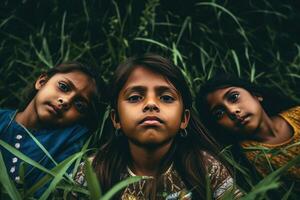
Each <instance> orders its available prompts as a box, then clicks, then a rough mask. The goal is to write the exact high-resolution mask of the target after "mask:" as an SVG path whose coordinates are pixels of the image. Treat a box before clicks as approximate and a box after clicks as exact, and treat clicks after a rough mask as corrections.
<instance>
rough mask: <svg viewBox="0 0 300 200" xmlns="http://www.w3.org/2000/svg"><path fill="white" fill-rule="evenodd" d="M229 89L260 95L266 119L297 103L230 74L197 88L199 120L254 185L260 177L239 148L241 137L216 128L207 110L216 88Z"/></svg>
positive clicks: (244, 187)
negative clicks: (242, 168) (244, 170)
mask: <svg viewBox="0 0 300 200" xmlns="http://www.w3.org/2000/svg"><path fill="white" fill-rule="evenodd" d="M232 86H234V87H240V88H243V89H246V90H247V91H248V92H250V93H251V94H252V95H256V96H262V97H263V101H262V102H261V105H262V107H263V109H264V110H265V112H266V113H267V114H268V115H269V116H273V115H276V114H278V113H279V112H281V111H283V110H286V109H288V108H290V107H292V106H294V105H296V103H295V102H294V101H293V100H292V99H290V98H288V97H287V96H284V95H283V94H279V93H278V92H277V91H275V90H274V89H271V88H266V87H262V86H260V87H259V86H258V85H256V84H254V83H251V82H249V81H247V80H245V79H242V78H238V77H236V76H234V75H232V74H226V73H225V74H219V75H216V76H214V77H212V78H211V79H209V80H208V81H207V82H205V83H204V84H203V85H202V86H201V87H200V91H199V92H198V94H197V97H196V107H197V109H198V111H199V113H200V119H201V120H202V121H203V123H204V124H205V126H206V127H207V128H208V130H209V132H210V133H211V134H212V136H213V137H214V139H215V140H216V141H217V142H218V143H219V144H220V145H221V146H223V147H227V148H228V150H229V151H230V153H231V156H232V157H233V158H234V160H235V161H236V162H238V163H239V164H241V165H242V166H244V167H246V169H247V171H248V175H250V176H251V178H252V180H253V181H254V182H257V181H258V180H259V179H260V178H261V176H260V175H259V173H258V172H257V171H256V169H255V168H254V166H253V165H252V164H251V163H250V162H249V161H248V160H247V158H246V156H245V154H244V153H243V149H242V147H241V146H240V145H239V142H240V139H241V137H242V136H239V135H238V134H232V133H231V132H230V131H228V130H225V129H224V128H222V127H221V126H219V125H218V124H217V122H216V121H215V120H214V117H212V115H211V114H210V111H209V106H208V102H207V96H208V94H209V93H211V92H214V91H216V90H218V89H223V88H227V87H232ZM233 167H236V166H233ZM236 173H237V182H238V184H239V185H240V186H241V187H243V189H245V190H247V189H250V188H249V185H245V182H246V181H245V180H243V178H244V174H243V175H241V174H240V172H239V171H237V172H236ZM247 187H248V188H247Z"/></svg>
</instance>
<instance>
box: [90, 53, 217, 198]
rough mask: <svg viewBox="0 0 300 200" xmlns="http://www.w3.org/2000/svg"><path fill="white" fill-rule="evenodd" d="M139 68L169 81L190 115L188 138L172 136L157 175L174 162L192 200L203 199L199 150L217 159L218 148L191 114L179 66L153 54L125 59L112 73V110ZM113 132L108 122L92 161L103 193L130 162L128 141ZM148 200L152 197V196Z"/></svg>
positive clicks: (203, 170) (117, 178)
mask: <svg viewBox="0 0 300 200" xmlns="http://www.w3.org/2000/svg"><path fill="white" fill-rule="evenodd" d="M141 66H142V67H145V68H147V69H149V70H151V71H153V72H155V73H158V74H160V75H162V76H164V77H165V78H166V79H167V80H168V81H170V83H171V84H173V85H174V87H175V88H176V89H177V90H178V91H179V93H180V94H181V97H182V99H183V104H184V108H185V109H189V110H190V112H191V118H190V122H189V125H188V127H187V132H188V135H187V137H185V138H182V137H179V136H176V137H175V139H174V143H173V145H172V147H171V149H170V151H169V153H168V154H167V155H166V156H165V158H164V159H163V160H162V162H161V165H160V172H161V174H162V172H163V170H165V169H166V167H167V166H169V165H170V163H171V162H172V161H173V163H174V167H175V169H176V171H177V172H178V173H179V175H180V177H181V178H182V180H183V182H184V183H185V185H186V187H187V189H189V190H191V189H192V188H193V199H205V198H206V185H205V183H206V179H205V177H206V176H205V174H206V173H205V172H206V170H205V166H204V164H203V158H202V151H207V152H209V153H210V154H212V155H214V156H216V154H217V146H216V145H215V143H214V141H213V140H212V139H211V138H210V136H209V135H208V134H207V133H206V130H205V128H204V126H203V125H202V123H201V122H200V121H199V119H198V118H197V117H196V115H195V114H194V111H193V109H192V97H191V93H190V90H189V88H188V86H187V83H186V81H185V79H184V77H183V75H182V73H181V72H180V70H179V68H178V67H176V66H174V65H173V64H172V63H171V62H170V61H169V60H168V59H165V58H163V57H161V56H159V55H155V54H145V55H141V56H137V57H131V58H129V59H127V60H126V61H125V62H124V63H122V64H120V65H119V66H118V68H117V69H116V71H115V74H114V75H115V76H114V79H113V81H112V87H113V88H112V96H111V106H112V108H113V109H116V108H117V106H116V105H117V99H118V95H119V92H120V90H121V89H122V88H123V86H124V84H125V83H126V81H127V79H128V78H129V76H130V74H131V73H132V71H133V70H134V69H136V68H137V67H141ZM113 132H114V131H113V127H112V125H111V122H110V131H109V132H106V134H107V141H106V143H105V144H103V145H102V146H101V147H100V150H99V152H98V153H97V155H96V157H95V159H94V161H93V166H94V168H95V171H96V174H97V176H98V179H99V180H100V182H101V186H102V187H103V189H104V190H105V191H107V190H108V189H110V188H111V187H112V186H113V185H114V184H116V183H117V182H119V181H120V174H121V173H124V172H125V171H126V166H127V165H128V164H129V162H130V153H129V147H128V142H127V139H126V138H125V137H116V136H115V134H114V133H113ZM175 155H176V156H175ZM158 178H159V177H158ZM157 185H158V184H156V185H155V186H153V187H152V188H151V189H152V192H151V193H152V195H153V194H155V192H153V191H155V189H154V188H156V186H157ZM149 198H150V197H149ZM151 198H155V196H154V197H153V196H152V197H151Z"/></svg>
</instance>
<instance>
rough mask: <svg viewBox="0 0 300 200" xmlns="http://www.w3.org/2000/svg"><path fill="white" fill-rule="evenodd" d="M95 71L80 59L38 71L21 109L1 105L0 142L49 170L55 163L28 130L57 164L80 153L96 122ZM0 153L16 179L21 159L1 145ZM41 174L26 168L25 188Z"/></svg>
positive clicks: (12, 177)
mask: <svg viewBox="0 0 300 200" xmlns="http://www.w3.org/2000/svg"><path fill="white" fill-rule="evenodd" d="M95 74H96V73H95V72H93V71H92V69H91V68H89V67H87V66H85V65H83V64H81V63H78V62H69V63H64V64H60V65H58V66H56V67H53V68H51V69H50V70H49V71H48V72H46V73H43V74H42V75H40V77H39V78H38V79H37V80H36V82H35V84H34V90H33V92H32V93H31V97H30V100H29V101H28V102H29V103H28V104H27V105H26V107H25V108H24V109H22V110H20V111H18V110H17V111H16V110H4V109H0V140H2V141H4V142H5V143H8V144H9V145H11V146H13V147H15V148H16V149H17V150H19V151H20V152H22V153H23V154H25V155H26V156H28V157H30V158H31V159H33V160H35V161H37V162H39V163H40V164H41V165H43V166H44V167H46V168H48V169H51V168H53V167H54V166H55V163H54V162H53V161H52V160H51V158H49V157H48V156H47V155H46V154H45V153H44V151H43V150H42V149H41V148H40V147H39V146H38V145H37V143H36V142H35V141H34V139H33V138H32V136H30V133H31V135H33V136H34V137H35V138H36V139H37V140H38V141H39V143H40V144H42V145H43V146H44V147H45V149H46V150H47V151H48V152H49V154H50V155H51V157H52V158H53V159H54V160H55V162H57V163H59V162H61V161H63V160H64V159H66V158H67V157H69V156H70V155H72V154H74V153H76V152H78V151H80V149H81V147H82V146H83V144H84V142H85V140H86V139H87V138H88V136H89V133H90V131H91V130H92V129H94V128H95V127H96V123H97V116H98V114H97V111H96V108H97V104H98V102H99V101H98V99H99V87H98V81H99V79H98V78H97V77H96V75H95ZM0 152H1V154H2V156H3V159H4V162H5V165H6V168H7V171H8V173H9V175H10V177H11V179H13V180H14V181H15V182H16V183H18V182H19V180H20V176H19V174H18V172H19V167H20V163H21V161H22V160H20V158H18V157H16V156H15V155H14V154H12V153H10V152H9V151H7V150H6V149H5V148H4V147H3V146H2V145H0ZM44 175H45V173H43V172H42V171H40V170H38V169H36V168H34V167H32V166H27V167H26V171H25V176H24V186H25V188H30V187H31V186H32V185H34V184H35V183H36V182H37V181H38V180H39V179H41V178H42V177H43V176H44ZM45 189H46V188H45V186H44V187H43V188H42V189H40V190H39V191H38V194H37V196H39V195H41V194H42V192H43V191H44V190H45Z"/></svg>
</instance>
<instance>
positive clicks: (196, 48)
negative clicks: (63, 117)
mask: <svg viewBox="0 0 300 200" xmlns="http://www.w3.org/2000/svg"><path fill="white" fill-rule="evenodd" d="M297 5H298V3H297V2H296V1H292V0H287V1H271V0H261V1H250V0H249V1H220V0H212V1H200V0H198V1H197V0H186V1H180V0H175V1H172V3H170V1H167V0H161V1H159V0H147V1H139V0H125V1H117V0H113V1H111V0H101V1H96V0H74V1H70V0H66V1H57V0H56V1H52V0H51V1H50V0H45V1H28V0H23V1H19V2H17V1H8V0H3V1H1V3H0V9H1V12H0V13H1V14H0V55H1V59H0V66H1V67H0V106H1V108H4V107H8V108H17V107H18V106H19V105H20V104H22V102H23V96H22V95H20V94H22V93H23V90H24V87H26V86H27V85H30V84H31V83H32V81H34V80H35V78H36V77H37V76H38V75H39V74H40V73H41V72H42V71H43V70H46V69H47V68H51V67H52V66H53V65H56V64H58V63H61V62H64V61H67V60H78V61H81V62H85V63H88V64H90V65H92V66H94V67H95V68H97V69H98V71H99V73H100V75H101V77H102V78H103V80H105V82H106V83H108V82H109V80H110V79H111V76H112V74H113V70H114V69H115V68H116V66H117V65H118V64H119V63H120V62H121V61H122V60H124V59H125V58H126V57H128V56H131V55H135V54H138V53H143V52H149V51H150V52H156V53H159V54H161V55H164V56H166V57H168V58H170V59H171V60H173V62H174V63H176V64H177V65H178V66H179V67H180V69H181V71H182V72H183V74H184V76H185V78H186V80H187V81H188V83H189V86H190V89H191V91H192V92H193V94H194V95H195V94H196V92H197V91H198V89H199V87H200V85H201V84H202V83H203V82H204V81H205V80H207V79H208V78H210V77H211V76H212V75H213V74H215V73H219V72H220V71H225V72H231V73H234V74H237V75H238V76H240V77H243V78H245V79H248V80H251V81H252V82H255V83H258V84H262V85H265V86H268V87H273V88H276V89H278V90H279V91H281V92H283V93H285V94H286V95H288V96H290V97H291V98H292V99H294V100H296V101H298V102H300V90H299V88H298V86H299V85H300V75H299V74H300V37H299V35H300V29H299V18H300V14H299V13H300V8H299V6H297ZM104 95H105V94H104ZM103 110H104V109H103ZM107 116H108V115H107V112H106V114H104V113H103V120H102V121H101V122H100V123H102V124H103V122H104V120H106V119H107ZM101 134H102V128H100V129H99V130H98V131H97V134H96V138H100V137H101ZM86 151H87V150H86V149H85V150H83V151H82V152H80V153H79V154H75V155H72V156H71V157H70V158H69V159H67V160H66V161H64V162H62V163H56V164H57V165H56V167H55V168H54V169H52V170H46V169H43V168H41V167H42V166H40V165H39V164H38V163H34V162H32V161H31V160H30V158H26V159H25V161H26V162H27V163H28V164H31V165H33V166H36V167H38V168H41V170H43V171H45V172H46V173H47V174H48V176H47V177H45V179H44V180H42V181H44V182H45V181H47V180H51V184H50V187H49V190H47V191H46V192H47V193H45V194H44V195H43V198H46V197H48V196H49V195H50V193H52V192H53V191H54V190H56V189H58V188H59V189H61V190H64V191H65V197H66V196H67V193H69V192H70V191H78V192H80V193H83V194H86V195H90V197H91V198H92V199H99V198H100V196H101V195H105V194H101V192H99V191H100V189H99V188H100V187H101V186H100V185H99V186H98V185H97V183H96V182H95V181H96V180H93V171H92V170H91V169H90V168H88V173H89V174H91V176H90V177H91V178H90V179H91V180H89V181H91V183H93V184H90V186H89V187H88V189H83V188H79V187H77V186H76V185H75V184H74V182H73V181H72V180H71V179H70V178H67V177H66V176H65V175H63V174H64V173H65V170H66V167H67V166H69V165H70V164H71V163H73V162H76V163H77V166H78V162H79V161H78V160H79V159H80V158H81V157H82V156H83V157H85V152H86ZM91 151H94V150H91ZM15 153H17V152H15ZM20 156H22V155H20ZM76 160H77V161H76ZM231 161H232V160H231ZM0 167H1V183H2V187H3V189H2V190H1V193H2V194H1V195H2V196H3V195H6V197H7V196H9V197H11V198H12V199H21V197H23V196H24V195H25V196H26V198H27V199H32V198H31V197H30V196H31V195H32V194H33V191H35V190H36V189H38V187H39V186H38V185H37V186H35V188H32V189H31V190H30V191H22V190H21V191H18V192H17V191H16V190H17V189H16V188H15V187H14V186H13V184H11V182H10V181H9V180H8V177H7V174H6V173H2V171H3V169H4V166H3V162H1V159H0ZM239 170H241V171H243V173H246V171H244V169H243V168H242V167H241V168H240V169H239ZM281 171H282V170H281ZM281 171H280V170H279V171H278V172H276V171H275V172H276V173H275V172H273V173H274V174H271V176H270V177H269V178H265V179H264V180H263V181H262V183H260V184H261V185H263V186H266V185H268V187H261V186H253V188H254V189H253V191H251V192H250V193H249V194H248V197H247V196H246V197H245V199H253V198H254V196H255V197H256V198H257V199H264V198H266V196H265V192H266V191H268V190H271V189H274V188H278V187H279V184H278V174H281V173H283V172H281ZM54 177H55V178H54ZM245 177H247V175H246V174H245ZM248 177H249V176H248ZM129 181H136V180H129ZM248 181H249V182H251V180H250V178H249V180H248ZM264 181H265V182H264ZM127 183H128V182H127ZM120 188H121V186H120V185H119V186H118V189H120ZM97 189H99V191H97ZM118 189H115V190H113V192H112V193H109V194H113V193H114V192H116V190H118ZM109 194H106V195H108V196H106V198H107V199H109ZM292 195H295V194H293V193H292V192H289V191H287V192H286V196H285V197H284V198H286V199H288V198H289V197H290V196H292ZM102 198H104V197H103V196H102Z"/></svg>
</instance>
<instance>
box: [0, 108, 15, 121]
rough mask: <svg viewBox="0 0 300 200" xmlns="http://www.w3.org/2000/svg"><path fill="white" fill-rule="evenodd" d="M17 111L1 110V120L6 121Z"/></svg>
mask: <svg viewBox="0 0 300 200" xmlns="http://www.w3.org/2000/svg"><path fill="white" fill-rule="evenodd" d="M15 112H16V110H10V109H0V119H1V120H2V119H4V118H7V117H10V116H11V117H12V116H13V115H14V113H15Z"/></svg>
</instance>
